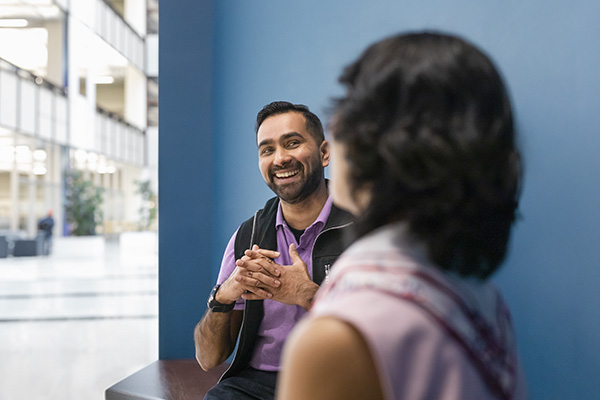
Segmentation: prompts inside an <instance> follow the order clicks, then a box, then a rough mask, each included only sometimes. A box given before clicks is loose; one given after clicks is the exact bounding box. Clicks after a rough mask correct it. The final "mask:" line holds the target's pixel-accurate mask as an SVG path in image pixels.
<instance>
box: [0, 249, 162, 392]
mask: <svg viewBox="0 0 600 400" xmlns="http://www.w3.org/2000/svg"><path fill="white" fill-rule="evenodd" d="M126 253H127V249H120V248H119V245H118V243H117V242H107V243H106V245H105V251H104V255H103V256H102V257H96V258H89V257H82V256H78V257H70V258H65V257H57V256H47V257H19V258H0V400H20V399H27V400H38V399H39V400H43V399H52V400H54V399H57V400H58V399H60V400H69V399H73V400H75V399H77V400H101V399H104V390H105V389H106V388H107V387H109V386H111V385H112V384H114V383H115V382H117V381H119V380H121V379H122V378H124V377H126V376H127V375H129V374H131V373H133V372H135V371H137V370H139V369H140V368H143V367H144V366H146V365H148V364H150V363H152V362H153V361H155V360H156V359H157V358H158V319H157V314H158V270H157V268H158V267H157V257H156V254H131V253H129V254H126ZM124 255H127V256H126V257H124Z"/></svg>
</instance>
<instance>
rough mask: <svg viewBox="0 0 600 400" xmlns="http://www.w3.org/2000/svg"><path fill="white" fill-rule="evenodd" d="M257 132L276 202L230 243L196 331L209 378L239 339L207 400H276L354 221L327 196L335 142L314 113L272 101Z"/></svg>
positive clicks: (201, 360)
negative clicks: (289, 349)
mask: <svg viewBox="0 0 600 400" xmlns="http://www.w3.org/2000/svg"><path fill="white" fill-rule="evenodd" d="M255 130H256V142H257V146H258V165H259V169H260V172H261V175H262V177H263V179H264V181H265V183H266V184H267V186H269V188H271V190H272V191H273V192H274V193H275V194H276V195H277V196H276V197H274V198H272V199H270V200H269V201H267V203H266V204H265V206H264V207H263V208H262V209H260V210H258V211H257V212H256V213H255V214H254V216H253V217H252V218H250V219H248V220H247V221H245V222H244V223H242V224H241V225H240V227H239V228H238V230H237V231H236V232H235V233H234V234H233V236H232V237H231V240H230V241H229V243H228V245H227V248H226V249H225V254H224V255H223V260H222V264H221V270H220V272H219V277H218V279H217V285H216V286H215V287H214V288H213V290H212V292H211V294H210V296H209V300H208V310H207V311H206V313H205V315H204V317H203V318H202V320H201V321H200V322H199V323H198V325H197V326H196V329H195V330H194V341H195V344H196V358H197V359H198V362H199V363H200V366H201V367H202V368H203V369H204V370H209V369H211V368H214V367H216V366H217V365H219V364H221V363H223V362H224V361H225V360H226V359H227V358H228V357H229V356H230V355H231V354H232V353H233V351H234V349H235V346H236V343H237V342H238V338H239V344H238V348H237V351H236V354H235V357H234V361H233V363H232V365H231V367H230V368H229V369H228V371H227V372H226V373H225V374H224V375H223V377H222V378H221V380H220V382H219V383H218V384H217V385H216V386H215V387H214V388H212V389H211V390H210V391H209V392H208V393H207V395H206V397H205V399H219V400H224V399H225V400H226V399H236V400H243V399H260V400H263V399H272V398H274V393H275V383H276V381H277V373H278V371H279V362H280V357H281V351H282V348H283V344H284V342H285V339H286V338H287V336H288V334H289V332H290V331H291V329H292V328H293V327H294V325H295V324H296V323H297V322H298V321H299V320H300V318H301V317H302V316H303V315H304V314H305V313H306V311H307V309H308V308H309V307H310V305H311V303H312V299H313V297H314V295H315V293H316V291H317V289H318V288H319V284H320V283H321V282H322V281H323V280H324V279H326V278H327V275H328V274H329V268H330V267H331V265H332V264H333V262H334V261H335V259H336V258H337V257H338V256H339V255H340V254H341V252H342V251H343V250H344V249H345V247H346V240H344V239H345V235H346V233H345V231H346V230H347V228H348V227H349V226H350V225H351V223H352V222H351V221H352V220H351V216H350V214H348V213H346V212H344V211H342V210H340V209H338V208H336V207H335V206H333V205H332V201H331V199H330V198H329V194H328V190H327V183H326V180H325V174H324V169H325V167H327V166H328V165H329V159H330V152H329V143H328V142H327V141H326V140H325V137H324V134H323V126H322V124H321V121H320V120H319V118H318V117H317V116H316V115H315V114H313V113H312V112H311V111H310V110H309V109H308V107H306V106H304V105H300V104H292V103H288V102H282V101H279V102H273V103H270V104H268V105H266V106H265V107H264V108H263V109H262V110H261V111H260V112H259V113H258V115H257V118H256V126H255ZM242 317H243V318H242Z"/></svg>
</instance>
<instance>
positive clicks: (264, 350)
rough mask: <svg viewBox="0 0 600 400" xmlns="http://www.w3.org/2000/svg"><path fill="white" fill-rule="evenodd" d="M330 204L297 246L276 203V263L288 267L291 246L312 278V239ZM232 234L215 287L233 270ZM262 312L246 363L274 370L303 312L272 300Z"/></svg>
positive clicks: (241, 304)
mask: <svg viewBox="0 0 600 400" xmlns="http://www.w3.org/2000/svg"><path fill="white" fill-rule="evenodd" d="M331 204H332V202H331V198H328V199H327V202H326V203H325V205H324V206H323V209H322V210H321V213H320V214H319V216H318V217H317V219H316V220H315V222H313V223H312V225H310V226H309V227H308V228H306V230H305V231H304V233H303V234H302V236H301V237H300V243H298V242H297V241H296V238H295V237H294V234H293V233H292V231H291V230H290V228H289V226H288V224H287V223H286V222H285V219H284V218H283V213H282V211H281V203H279V207H278V209H277V217H276V220H275V226H276V229H277V251H278V252H279V253H280V254H281V255H280V256H279V257H278V258H276V259H275V262H276V263H277V264H280V265H291V264H292V261H291V259H290V255H289V252H288V249H289V247H290V244H292V243H294V244H295V245H296V249H297V250H298V254H299V255H300V258H301V259H302V260H303V261H304V262H305V263H306V266H307V268H308V273H309V274H310V276H311V277H312V250H313V245H314V243H315V239H316V238H317V236H318V235H319V233H321V231H322V230H323V227H325V223H326V222H327V219H328V218H329V213H330V212H331ZM236 234H237V231H236V232H235V233H234V234H233V236H232V237H231V239H230V240H229V243H228V244H227V248H226V249H225V254H223V261H222V262H221V270H220V271H219V277H218V279H217V283H218V284H221V283H223V282H224V281H225V280H226V279H227V278H228V277H229V275H231V273H232V272H233V270H234V269H235V253H234V243H235V236H236ZM235 309H236V310H243V309H244V300H243V299H240V300H238V301H237V303H236V305H235ZM264 310H265V315H264V317H263V320H262V322H261V324H260V327H259V329H258V337H257V339H256V347H255V348H254V355H253V356H252V360H251V361H250V366H251V367H253V368H256V369H260V370H263V371H278V370H279V361H280V357H281V352H282V349H283V344H284V342H285V339H286V338H287V336H288V334H289V333H290V332H291V330H292V328H293V327H294V325H296V323H297V322H298V321H299V320H300V318H301V317H302V316H303V315H304V314H305V313H306V311H305V310H304V309H303V308H302V307H300V306H292V305H287V304H281V303H278V302H276V301H274V300H265V301H264Z"/></svg>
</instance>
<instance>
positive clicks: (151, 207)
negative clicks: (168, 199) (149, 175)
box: [135, 180, 157, 230]
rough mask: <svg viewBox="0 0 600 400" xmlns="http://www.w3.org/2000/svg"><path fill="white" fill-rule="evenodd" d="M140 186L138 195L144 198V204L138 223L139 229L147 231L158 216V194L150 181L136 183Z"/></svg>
mask: <svg viewBox="0 0 600 400" xmlns="http://www.w3.org/2000/svg"><path fill="white" fill-rule="evenodd" d="M135 183H136V185H138V187H137V190H136V191H135V193H136V194H139V195H141V196H142V202H141V205H140V208H139V215H140V219H139V221H138V229H139V230H146V229H148V228H150V226H151V225H152V223H153V222H154V220H155V219H156V215H157V207H156V194H155V193H154V191H153V190H152V187H151V183H150V181H149V180H145V181H138V180H136V181H135Z"/></svg>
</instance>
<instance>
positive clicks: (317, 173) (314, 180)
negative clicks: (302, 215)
mask: <svg viewBox="0 0 600 400" xmlns="http://www.w3.org/2000/svg"><path fill="white" fill-rule="evenodd" d="M323 171H324V168H323V167H322V166H321V165H316V168H314V169H313V171H312V173H311V174H310V175H309V176H308V177H307V178H306V181H305V182H304V183H303V184H302V187H301V188H300V189H299V190H298V192H296V193H294V194H293V195H291V196H288V195H286V194H285V193H284V191H282V190H280V189H279V187H278V186H277V185H275V184H274V183H273V181H271V182H269V183H268V185H267V186H269V188H270V189H271V190H272V191H273V192H274V193H275V194H276V195H277V197H279V199H281V200H282V201H285V202H286V203H288V204H298V203H301V202H302V201H304V200H306V199H307V198H308V197H309V196H310V195H312V194H313V193H315V192H316V191H317V189H318V188H319V185H320V184H321V181H322V180H323V179H324V173H323Z"/></svg>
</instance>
